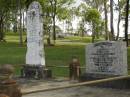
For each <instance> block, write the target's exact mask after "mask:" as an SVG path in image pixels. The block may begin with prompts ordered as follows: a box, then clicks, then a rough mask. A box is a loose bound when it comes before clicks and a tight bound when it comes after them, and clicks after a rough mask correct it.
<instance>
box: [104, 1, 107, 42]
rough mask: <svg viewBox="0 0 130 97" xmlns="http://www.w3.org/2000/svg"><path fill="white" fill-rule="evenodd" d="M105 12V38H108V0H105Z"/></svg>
mask: <svg viewBox="0 0 130 97" xmlns="http://www.w3.org/2000/svg"><path fill="white" fill-rule="evenodd" d="M103 2H104V14H105V39H106V40H108V16H107V13H108V12H107V0H104V1H103Z"/></svg>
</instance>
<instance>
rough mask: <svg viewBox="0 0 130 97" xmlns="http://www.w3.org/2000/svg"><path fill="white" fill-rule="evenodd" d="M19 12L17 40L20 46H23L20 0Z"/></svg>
mask: <svg viewBox="0 0 130 97" xmlns="http://www.w3.org/2000/svg"><path fill="white" fill-rule="evenodd" d="M19 11H20V25H19V38H20V41H19V42H20V46H22V45H23V35H22V12H21V0H19Z"/></svg>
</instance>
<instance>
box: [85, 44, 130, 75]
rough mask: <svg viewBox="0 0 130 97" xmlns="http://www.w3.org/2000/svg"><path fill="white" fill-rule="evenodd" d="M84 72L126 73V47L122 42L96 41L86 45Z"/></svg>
mask: <svg viewBox="0 0 130 97" xmlns="http://www.w3.org/2000/svg"><path fill="white" fill-rule="evenodd" d="M86 72H87V73H94V74H106V75H127V48H126V45H125V43H123V42H107V41H105V42H98V43H94V44H89V45H87V46H86Z"/></svg>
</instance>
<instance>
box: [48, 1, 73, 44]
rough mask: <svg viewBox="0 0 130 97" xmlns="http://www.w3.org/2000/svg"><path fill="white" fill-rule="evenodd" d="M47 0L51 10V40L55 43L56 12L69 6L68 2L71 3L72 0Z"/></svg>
mask: <svg viewBox="0 0 130 97" xmlns="http://www.w3.org/2000/svg"><path fill="white" fill-rule="evenodd" d="M49 1H50V4H51V11H52V12H51V16H52V24H53V40H54V44H55V40H56V32H55V26H56V25H55V23H56V16H57V13H58V12H59V9H61V8H65V7H66V6H69V5H70V4H72V3H73V1H74V0H49ZM66 8H67V7H66ZM63 11H64V10H63Z"/></svg>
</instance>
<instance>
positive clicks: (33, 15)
mask: <svg viewBox="0 0 130 97" xmlns="http://www.w3.org/2000/svg"><path fill="white" fill-rule="evenodd" d="M44 66H45V56H44V45H43V19H42V7H41V5H40V3H39V2H36V1H34V2H32V3H31V4H30V5H29V8H28V11H27V53H26V65H25V66H24V69H23V75H24V76H25V77H38V78H39V77H43V68H44Z"/></svg>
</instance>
